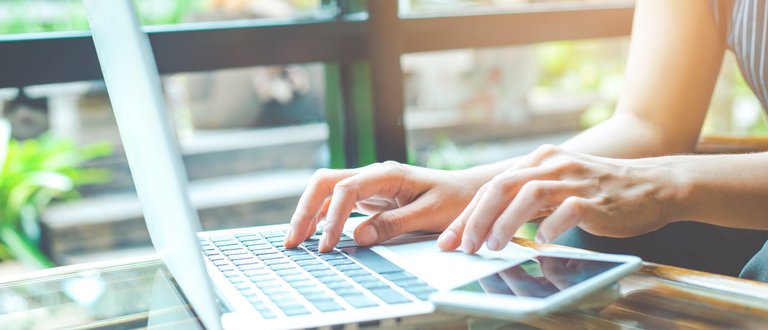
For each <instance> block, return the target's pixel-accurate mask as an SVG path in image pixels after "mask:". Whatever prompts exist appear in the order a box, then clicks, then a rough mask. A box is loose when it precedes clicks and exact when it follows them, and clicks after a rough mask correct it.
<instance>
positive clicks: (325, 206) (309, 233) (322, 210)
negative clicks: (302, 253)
mask: <svg viewBox="0 0 768 330" xmlns="http://www.w3.org/2000/svg"><path fill="white" fill-rule="evenodd" d="M330 204H331V198H330V197H329V198H326V199H325V201H324V202H323V206H322V207H321V208H320V211H319V212H317V215H316V216H315V219H313V220H312V222H311V223H310V225H309V226H308V227H307V234H306V236H305V237H304V240H305V241H306V240H308V239H309V238H310V237H311V236H312V235H314V234H315V232H317V224H318V223H319V222H320V221H322V220H323V219H325V216H326V215H327V214H328V206H329V205H330Z"/></svg>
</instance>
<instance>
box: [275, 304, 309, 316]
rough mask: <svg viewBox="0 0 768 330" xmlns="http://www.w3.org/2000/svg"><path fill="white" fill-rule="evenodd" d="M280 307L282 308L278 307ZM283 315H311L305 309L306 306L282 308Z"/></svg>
mask: <svg viewBox="0 0 768 330" xmlns="http://www.w3.org/2000/svg"><path fill="white" fill-rule="evenodd" d="M278 307H280V306H278ZM281 310H282V311H283V313H285V315H287V316H297V315H306V314H309V310H308V309H306V308H304V306H295V307H294V306H290V307H286V308H281Z"/></svg>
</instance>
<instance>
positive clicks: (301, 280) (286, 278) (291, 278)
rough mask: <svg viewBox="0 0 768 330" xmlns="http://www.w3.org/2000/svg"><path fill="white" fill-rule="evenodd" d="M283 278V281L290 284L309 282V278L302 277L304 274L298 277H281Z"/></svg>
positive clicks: (297, 275)
mask: <svg viewBox="0 0 768 330" xmlns="http://www.w3.org/2000/svg"><path fill="white" fill-rule="evenodd" d="M281 277H282V278H283V281H286V282H288V284H290V283H293V282H303V281H307V280H309V278H308V277H306V276H304V275H302V274H296V275H288V276H281Z"/></svg>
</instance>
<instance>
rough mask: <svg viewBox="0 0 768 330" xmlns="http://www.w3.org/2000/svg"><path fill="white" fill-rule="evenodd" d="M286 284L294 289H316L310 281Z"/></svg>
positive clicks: (315, 285)
mask: <svg viewBox="0 0 768 330" xmlns="http://www.w3.org/2000/svg"><path fill="white" fill-rule="evenodd" d="M288 284H290V285H291V286H292V287H294V288H303V287H315V288H316V287H317V284H315V283H314V282H312V281H304V282H293V283H288Z"/></svg>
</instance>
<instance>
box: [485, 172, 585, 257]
mask: <svg viewBox="0 0 768 330" xmlns="http://www.w3.org/2000/svg"><path fill="white" fill-rule="evenodd" d="M585 186H586V185H585V184H584V183H583V182H579V181H554V180H552V181H545V180H533V181H528V182H527V183H525V184H524V185H523V186H522V188H520V191H519V192H518V194H517V196H515V199H514V200H513V201H512V203H510V204H509V205H508V206H507V207H506V208H505V209H504V211H503V212H502V213H501V214H499V216H498V218H496V219H495V221H494V224H493V228H492V230H491V234H490V235H489V237H488V242H487V244H488V248H489V249H491V250H500V249H502V248H503V247H504V246H506V245H507V243H508V242H509V240H511V239H512V237H513V236H514V235H515V233H516V232H517V230H518V229H519V228H520V226H522V225H523V224H524V223H526V222H528V220H531V219H535V218H536V217H538V216H541V211H542V210H546V209H551V208H552V207H553V206H557V205H560V204H561V203H562V202H563V201H564V200H565V199H566V198H568V197H569V196H574V195H581V194H582V193H583V191H584V189H585Z"/></svg>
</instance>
